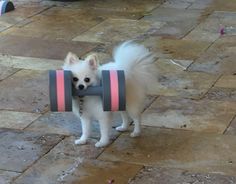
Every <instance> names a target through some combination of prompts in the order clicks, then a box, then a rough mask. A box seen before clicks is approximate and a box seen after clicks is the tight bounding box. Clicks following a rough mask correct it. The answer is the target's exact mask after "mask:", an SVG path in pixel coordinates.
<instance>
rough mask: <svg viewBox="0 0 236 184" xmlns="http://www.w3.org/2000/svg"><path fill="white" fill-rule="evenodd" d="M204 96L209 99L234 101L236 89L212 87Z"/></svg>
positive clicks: (235, 100)
mask: <svg viewBox="0 0 236 184" xmlns="http://www.w3.org/2000/svg"><path fill="white" fill-rule="evenodd" d="M205 98H207V99H210V100H219V101H230V102H236V89H233V88H221V87H213V88H211V89H210V90H209V91H208V92H207V94H206V95H205Z"/></svg>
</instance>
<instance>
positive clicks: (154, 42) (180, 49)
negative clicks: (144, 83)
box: [142, 37, 210, 60]
mask: <svg viewBox="0 0 236 184" xmlns="http://www.w3.org/2000/svg"><path fill="white" fill-rule="evenodd" d="M142 44H144V45H145V46H146V47H148V48H150V50H152V51H153V52H154V53H156V55H157V57H159V58H172V59H179V60H194V59H196V58H198V57H199V56H200V55H201V54H202V53H203V52H204V51H205V50H206V49H207V48H208V46H209V45H210V43H209V42H201V41H192V40H176V39H160V38H159V37H150V38H148V39H146V40H144V41H143V42H142Z"/></svg>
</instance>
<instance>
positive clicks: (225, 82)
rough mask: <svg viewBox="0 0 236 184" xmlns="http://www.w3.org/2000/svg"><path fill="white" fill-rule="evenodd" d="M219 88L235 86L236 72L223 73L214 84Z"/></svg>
mask: <svg viewBox="0 0 236 184" xmlns="http://www.w3.org/2000/svg"><path fill="white" fill-rule="evenodd" d="M214 86H215V87H220V88H236V74H235V75H223V76H222V77H221V78H220V79H219V80H218V81H217V82H216V83H215V85H214Z"/></svg>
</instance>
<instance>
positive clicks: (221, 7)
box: [211, 0, 236, 12]
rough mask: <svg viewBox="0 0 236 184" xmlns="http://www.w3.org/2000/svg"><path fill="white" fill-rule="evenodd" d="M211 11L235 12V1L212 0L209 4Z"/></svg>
mask: <svg viewBox="0 0 236 184" xmlns="http://www.w3.org/2000/svg"><path fill="white" fill-rule="evenodd" d="M211 7H212V9H214V10H217V11H229V12H230V11H231V12H235V9H236V4H235V1H234V0H233V1H232V0H225V1H221V0H214V1H213V3H212V4H211Z"/></svg>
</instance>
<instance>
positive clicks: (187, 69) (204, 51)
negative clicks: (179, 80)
mask: <svg viewBox="0 0 236 184" xmlns="http://www.w3.org/2000/svg"><path fill="white" fill-rule="evenodd" d="M217 40H219V38H217V39H216V40H215V41H213V42H212V43H210V44H209V45H208V47H207V48H206V49H205V50H203V51H202V54H204V53H206V52H207V51H208V50H209V49H210V47H211V46H212V45H213V44H214V43H215V42H216V41H217ZM198 58H199V57H198ZM198 58H196V59H194V60H193V62H192V63H191V64H190V65H188V67H187V68H186V71H189V68H190V67H191V66H192V65H193V64H194V63H195V62H196V60H197V59H198ZM189 72H191V71H189ZM195 72H201V71H195ZM203 73H207V72H203Z"/></svg>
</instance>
